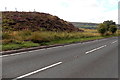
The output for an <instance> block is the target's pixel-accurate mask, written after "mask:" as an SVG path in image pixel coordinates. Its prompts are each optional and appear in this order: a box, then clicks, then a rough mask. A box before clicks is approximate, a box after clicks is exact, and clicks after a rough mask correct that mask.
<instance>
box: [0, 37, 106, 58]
mask: <svg viewBox="0 0 120 80" xmlns="http://www.w3.org/2000/svg"><path fill="white" fill-rule="evenodd" d="M102 40H107V39H100V40H93V41H89V42H83V43H81V42H80V43H77V44H86V43H91V42H96V41H102ZM77 44H69V45H64V47H68V46H71V45H77ZM59 47H62V46H57V47H50V48H43V49H38V50H32V51H25V52H19V53H14V54H8V55H7V54H6V55H1V56H0V58H2V57H8V56H15V55H20V54H23V53H28V52H35V51H41V50H46V49H54V48H59Z"/></svg>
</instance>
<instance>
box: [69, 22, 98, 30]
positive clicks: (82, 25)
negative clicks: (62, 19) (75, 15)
mask: <svg viewBox="0 0 120 80" xmlns="http://www.w3.org/2000/svg"><path fill="white" fill-rule="evenodd" d="M71 23H72V24H73V25H74V26H75V27H78V28H87V29H96V28H97V26H98V25H99V24H98V23H84V22H71Z"/></svg>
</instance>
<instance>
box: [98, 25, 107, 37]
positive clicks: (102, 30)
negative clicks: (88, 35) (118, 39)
mask: <svg viewBox="0 0 120 80" xmlns="http://www.w3.org/2000/svg"><path fill="white" fill-rule="evenodd" d="M98 32H99V33H100V34H102V35H104V34H105V33H106V32H107V28H106V24H103V23H101V24H99V26H98Z"/></svg>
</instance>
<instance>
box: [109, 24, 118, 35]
mask: <svg viewBox="0 0 120 80" xmlns="http://www.w3.org/2000/svg"><path fill="white" fill-rule="evenodd" d="M109 31H110V32H112V34H114V33H115V32H116V31H117V26H116V25H110V27H109Z"/></svg>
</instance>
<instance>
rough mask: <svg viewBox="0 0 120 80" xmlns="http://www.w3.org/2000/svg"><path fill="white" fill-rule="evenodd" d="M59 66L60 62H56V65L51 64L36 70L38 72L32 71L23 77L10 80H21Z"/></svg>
mask: <svg viewBox="0 0 120 80" xmlns="http://www.w3.org/2000/svg"><path fill="white" fill-rule="evenodd" d="M60 64H62V62H57V63H55V64H52V65H50V66H47V67H44V68H41V69H38V70H36V71H33V72H30V73H28V74H24V75H22V76H19V77H17V78H15V79H12V80H18V79H21V78H24V77H27V76H30V75H33V74H35V73H38V72H41V71H44V70H46V69H49V68H52V67H55V66H57V65H60Z"/></svg>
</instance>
